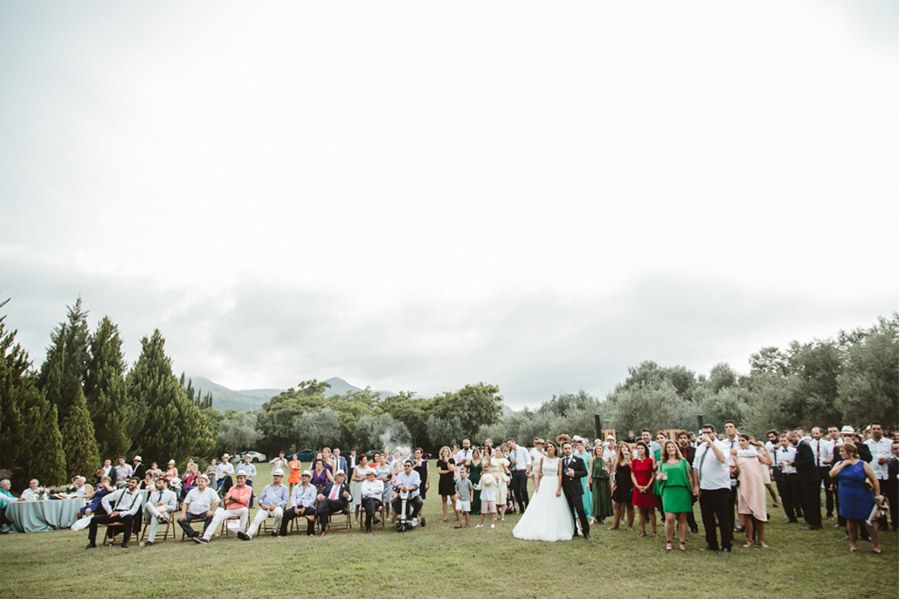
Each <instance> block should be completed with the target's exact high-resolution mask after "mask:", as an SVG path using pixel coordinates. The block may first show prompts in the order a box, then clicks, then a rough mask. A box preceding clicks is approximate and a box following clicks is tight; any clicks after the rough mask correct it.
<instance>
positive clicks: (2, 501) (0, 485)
mask: <svg viewBox="0 0 900 600" xmlns="http://www.w3.org/2000/svg"><path fill="white" fill-rule="evenodd" d="M11 487H12V483H11V482H10V481H9V479H4V480H3V481H0V526H2V525H7V524H9V523H12V521H10V520H9V519H7V518H6V507H7V506H9V503H10V502H12V501H14V500H15V499H16V497H15V496H14V495H13V493H12V492H11V491H9V488H11Z"/></svg>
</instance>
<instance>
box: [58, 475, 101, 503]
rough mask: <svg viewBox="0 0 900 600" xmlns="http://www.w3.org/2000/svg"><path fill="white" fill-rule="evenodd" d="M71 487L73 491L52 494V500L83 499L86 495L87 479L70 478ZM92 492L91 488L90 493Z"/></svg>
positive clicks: (80, 477)
mask: <svg viewBox="0 0 900 600" xmlns="http://www.w3.org/2000/svg"><path fill="white" fill-rule="evenodd" d="M72 485H73V486H75V489H74V490H72V491H71V492H68V493H59V494H53V498H55V499H57V500H67V499H68V498H84V497H85V496H86V495H87V493H88V490H87V479H85V478H84V477H82V476H81V475H76V476H75V477H73V478H72ZM93 491H94V490H93V488H91V492H93Z"/></svg>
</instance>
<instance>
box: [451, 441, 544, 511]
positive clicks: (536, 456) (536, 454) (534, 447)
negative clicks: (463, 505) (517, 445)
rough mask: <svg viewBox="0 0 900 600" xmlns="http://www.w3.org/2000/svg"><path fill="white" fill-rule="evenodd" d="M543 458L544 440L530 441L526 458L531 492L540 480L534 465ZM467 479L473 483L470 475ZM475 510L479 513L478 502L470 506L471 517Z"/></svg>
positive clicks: (470, 474)
mask: <svg viewBox="0 0 900 600" xmlns="http://www.w3.org/2000/svg"><path fill="white" fill-rule="evenodd" d="M543 457H544V440H543V439H541V438H539V437H536V438H534V439H533V440H532V441H531V450H529V451H528V458H529V460H530V461H531V489H533V490H534V489H537V484H538V481H539V480H540V478H541V477H540V475H541V474H540V473H538V472H537V470H538V469H537V466H536V465H539V464H540V463H541V458H543ZM469 479H472V481H473V483H474V479H473V474H472V473H469ZM477 493H478V492H476V494H477ZM475 510H478V512H481V507H480V506H479V503H478V502H474V503H473V504H472V514H473V515H474V514H478V513H476V512H475Z"/></svg>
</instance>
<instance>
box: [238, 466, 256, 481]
mask: <svg viewBox="0 0 900 600" xmlns="http://www.w3.org/2000/svg"><path fill="white" fill-rule="evenodd" d="M237 472H238V473H246V474H247V477H248V478H250V479H252V478H254V477H256V466H255V465H254V464H253V463H244V462H242V463H240V464H239V465H238V466H237Z"/></svg>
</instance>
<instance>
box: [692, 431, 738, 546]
mask: <svg viewBox="0 0 900 600" xmlns="http://www.w3.org/2000/svg"><path fill="white" fill-rule="evenodd" d="M702 432H703V433H702V434H701V436H700V439H699V442H700V444H699V445H698V446H697V451H696V453H695V454H694V465H693V466H694V481H697V482H698V485H697V487H696V488H695V489H694V495H699V496H700V514H701V516H702V517H703V529H704V531H705V533H706V549H707V550H708V551H710V552H723V553H726V554H730V553H731V540H732V536H733V532H732V530H731V464H732V461H731V451H730V449H729V445H728V444H727V443H723V442H722V441H720V440H719V439H718V437H717V436H716V428H715V427H713V426H712V425H710V424H705V425H704V426H703V427H702ZM716 527H718V528H719V531H720V533H721V538H722V539H721V545H720V542H719V539H718V538H717V537H716Z"/></svg>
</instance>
